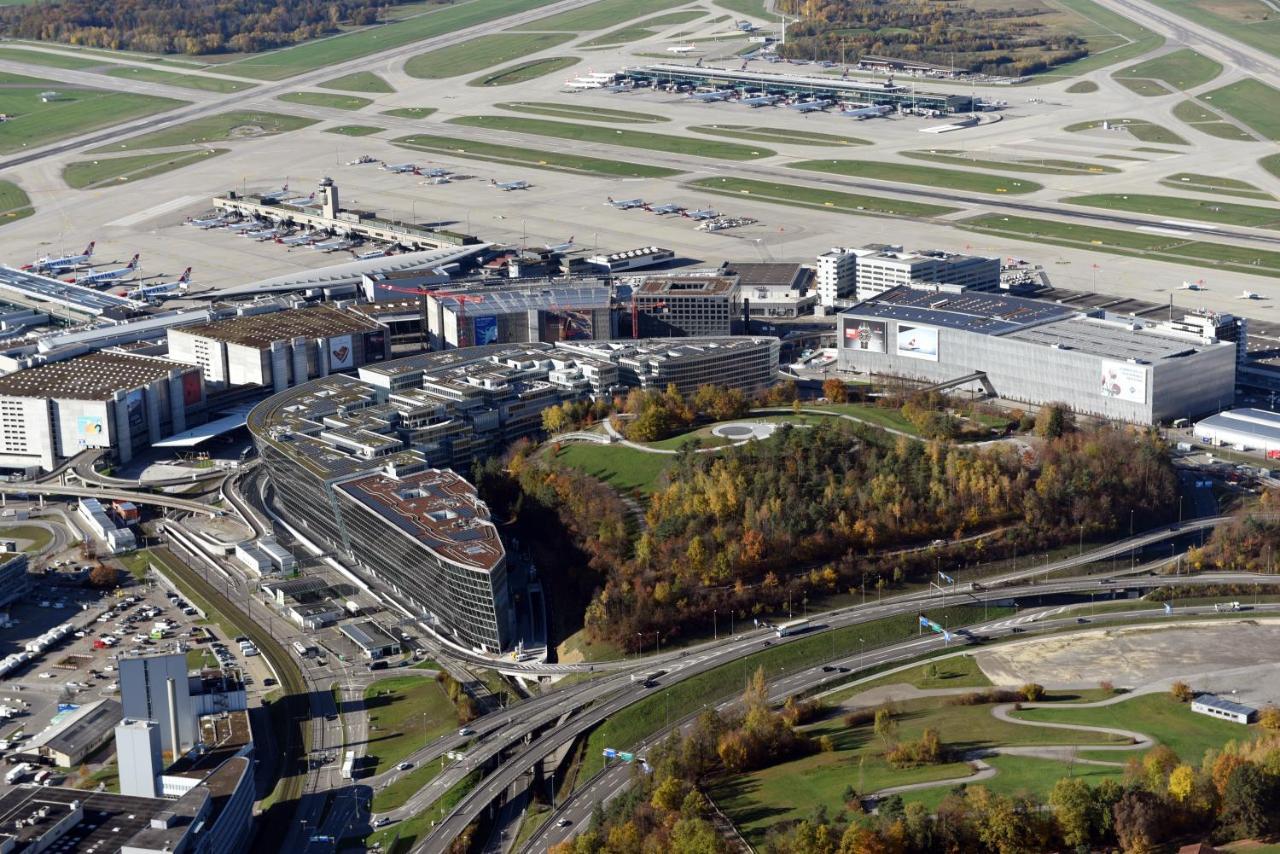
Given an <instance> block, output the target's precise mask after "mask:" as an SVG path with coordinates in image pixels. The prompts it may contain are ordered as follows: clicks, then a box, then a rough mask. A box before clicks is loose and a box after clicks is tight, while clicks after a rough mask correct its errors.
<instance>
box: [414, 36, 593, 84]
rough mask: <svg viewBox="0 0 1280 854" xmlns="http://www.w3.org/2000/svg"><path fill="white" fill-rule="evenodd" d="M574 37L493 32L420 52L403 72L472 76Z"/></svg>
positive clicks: (428, 76) (429, 76) (436, 76)
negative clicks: (426, 51)
mask: <svg viewBox="0 0 1280 854" xmlns="http://www.w3.org/2000/svg"><path fill="white" fill-rule="evenodd" d="M572 39H573V36H572V35H570V34H569V33H494V34H492V35H487V36H479V37H478V38H474V39H471V40H470V41H465V42H462V43H461V44H455V45H450V46H449V47H443V48H440V49H439V50H433V51H430V52H429V53H420V54H418V55H417V56H415V57H411V58H410V59H409V61H408V62H406V63H405V64H404V73H405V74H408V75H409V76H410V77H417V78H419V79H429V80H437V79H441V78H445V77H458V76H460V75H463V74H474V73H475V72H477V71H483V70H484V69H486V68H492V67H493V66H495V65H502V64H504V63H507V62H512V61H514V60H517V59H523V58H524V57H527V56H530V55H531V54H535V53H540V52H542V51H544V50H549V49H551V48H553V47H558V46H560V45H562V44H564V43H565V42H567V41H571V40H572Z"/></svg>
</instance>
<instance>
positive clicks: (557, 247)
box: [542, 234, 573, 252]
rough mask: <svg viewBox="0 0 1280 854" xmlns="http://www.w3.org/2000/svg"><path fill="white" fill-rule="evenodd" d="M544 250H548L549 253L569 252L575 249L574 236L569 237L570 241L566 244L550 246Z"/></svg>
mask: <svg viewBox="0 0 1280 854" xmlns="http://www.w3.org/2000/svg"><path fill="white" fill-rule="evenodd" d="M542 248H543V249H546V250H547V251H548V252H568V251H569V250H570V249H572V248H573V235H572V234H571V235H569V239H568V240H566V241H565V242H564V243H556V244H554V245H553V244H548V245H546V246H544V247H542Z"/></svg>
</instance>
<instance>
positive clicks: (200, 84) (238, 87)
mask: <svg viewBox="0 0 1280 854" xmlns="http://www.w3.org/2000/svg"><path fill="white" fill-rule="evenodd" d="M106 73H107V74H109V75H111V76H112V77H127V78H128V79H130V80H146V81H147V82H149V83H166V84H168V85H170V86H181V87H183V88H184V89H200V90H202V91H205V92H222V93H224V94H225V93H227V92H241V91H243V90H245V89H252V88H253V87H254V86H256V85H257V84H256V83H250V82H248V81H247V80H226V79H223V78H221V77H201V76H199V75H196V74H179V73H177V72H176V71H165V70H163V69H160V68H140V67H138V66H136V65H121V66H118V67H116V68H112V69H110V70H108V71H107V72H106Z"/></svg>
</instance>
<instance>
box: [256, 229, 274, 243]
mask: <svg viewBox="0 0 1280 854" xmlns="http://www.w3.org/2000/svg"><path fill="white" fill-rule="evenodd" d="M279 236H280V229H278V228H268V229H267V230H266V231H263V232H261V233H259V234H258V235H257V236H256V237H254V238H253V239H254V240H256V241H258V242H259V243H265V242H267V241H268V240H275V239H276V238H278V237H279Z"/></svg>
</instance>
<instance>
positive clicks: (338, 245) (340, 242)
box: [315, 238, 356, 252]
mask: <svg viewBox="0 0 1280 854" xmlns="http://www.w3.org/2000/svg"><path fill="white" fill-rule="evenodd" d="M355 245H356V244H355V241H353V240H347V239H346V238H338V239H337V240H326V241H324V242H323V243H317V244H315V248H316V249H319V250H320V251H321V252H341V251H342V250H343V249H350V248H351V247H352V246H355Z"/></svg>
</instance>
